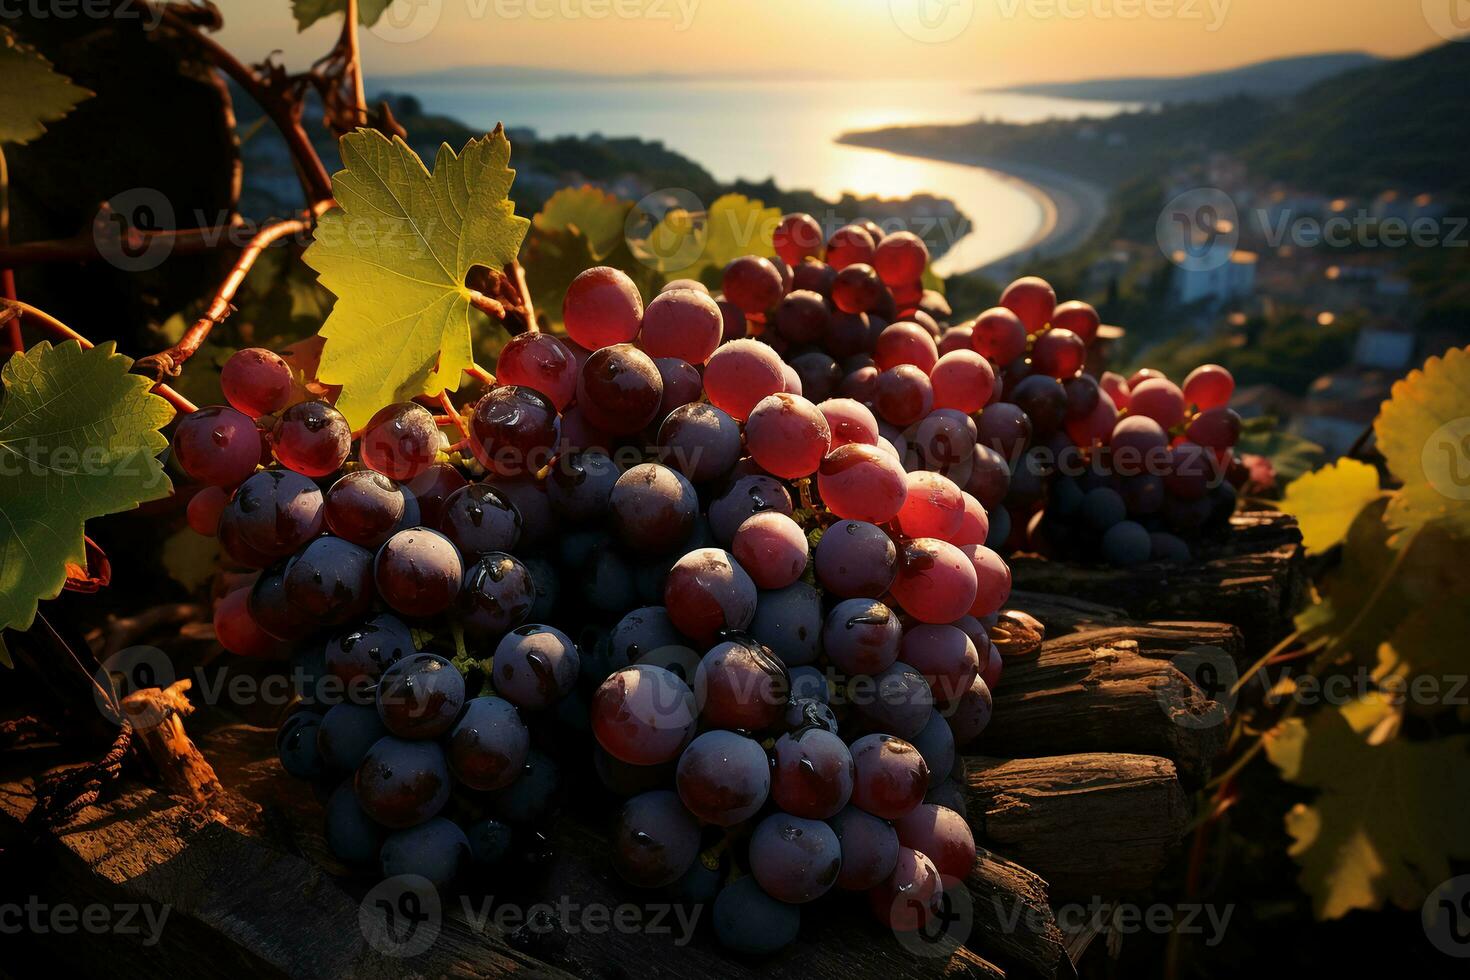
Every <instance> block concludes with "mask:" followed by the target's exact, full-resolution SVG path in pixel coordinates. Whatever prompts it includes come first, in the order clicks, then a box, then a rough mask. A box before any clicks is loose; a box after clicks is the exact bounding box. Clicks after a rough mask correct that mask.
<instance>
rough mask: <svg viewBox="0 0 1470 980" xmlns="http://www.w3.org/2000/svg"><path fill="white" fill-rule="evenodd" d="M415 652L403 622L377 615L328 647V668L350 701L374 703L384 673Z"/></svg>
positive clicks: (381, 614)
mask: <svg viewBox="0 0 1470 980" xmlns="http://www.w3.org/2000/svg"><path fill="white" fill-rule="evenodd" d="M417 652H418V651H417V650H415V649H414V645H413V632H412V631H411V630H410V629H409V628H408V626H407V625H406V624H405V623H404V622H403V620H401V619H399V618H398V617H397V616H394V615H392V614H391V613H379V614H378V615H376V616H374V617H373V618H372V619H369V620H368V621H367V622H365V623H363V624H361V625H360V626H355V627H353V628H352V629H349V630H347V631H346V632H345V633H342V634H340V635H338V636H336V637H335V638H333V639H332V641H331V642H330V643H328V644H327V652H326V658H327V669H328V670H329V671H331V672H332V675H333V676H335V677H336V678H337V679H338V680H339V681H341V682H342V685H343V687H344V689H345V690H346V692H347V697H348V698H349V699H350V700H351V701H353V702H354V703H356V704H373V703H374V701H375V699H376V698H377V688H378V678H380V677H381V676H382V675H383V671H385V670H387V669H388V668H389V667H391V666H393V665H394V664H395V663H397V662H398V661H399V660H402V659H403V658H404V657H406V656H408V655H410V654H413V653H417Z"/></svg>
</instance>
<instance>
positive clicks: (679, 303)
mask: <svg viewBox="0 0 1470 980" xmlns="http://www.w3.org/2000/svg"><path fill="white" fill-rule="evenodd" d="M724 330H725V317H724V314H722V313H721V312H720V308H719V306H718V305H717V304H716V303H715V301H714V300H713V299H711V298H710V296H709V294H708V293H702V292H699V291H697V290H693V289H675V290H669V291H665V292H663V293H660V294H659V295H658V296H657V297H656V298H655V299H654V301H653V302H652V303H649V304H648V309H646V310H644V311H643V332H642V334H640V335H639V338H638V343H639V345H640V346H641V347H642V348H643V350H644V351H645V352H646V353H647V354H648V356H649V357H653V358H660V357H677V358H679V359H680V360H683V361H687V362H688V363H690V364H703V363H704V362H705V361H707V360H709V356H710V355H711V354H713V353H714V352H715V348H716V347H719V346H720V338H721V337H722V335H723V334H724Z"/></svg>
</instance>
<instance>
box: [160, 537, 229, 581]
mask: <svg viewBox="0 0 1470 980" xmlns="http://www.w3.org/2000/svg"><path fill="white" fill-rule="evenodd" d="M222 553H223V551H222V549H221V547H220V542H219V538H214V537H206V536H205V535H203V534H200V533H199V532H197V531H195V530H194V529H193V528H190V527H185V528H180V529H179V530H177V531H175V532H174V533H173V534H171V535H169V538H168V540H167V541H165V542H164V543H163V570H164V571H166V572H168V577H169V578H171V579H173V580H174V581H175V582H177V583H179V584H180V585H182V586H183V587H184V588H186V589H188V590H189V591H190V592H193V591H194V590H196V589H198V588H200V587H201V586H203V585H204V584H205V583H206V582H208V581H209V580H210V579H212V578H214V573H215V571H216V570H217V568H218V566H219V559H220V555H221V554H222Z"/></svg>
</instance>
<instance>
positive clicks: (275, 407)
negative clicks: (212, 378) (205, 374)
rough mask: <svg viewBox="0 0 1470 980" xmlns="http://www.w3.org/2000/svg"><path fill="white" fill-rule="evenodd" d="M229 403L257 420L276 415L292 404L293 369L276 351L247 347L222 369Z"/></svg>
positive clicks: (235, 354)
mask: <svg viewBox="0 0 1470 980" xmlns="http://www.w3.org/2000/svg"><path fill="white" fill-rule="evenodd" d="M219 386H220V390H221V391H223V392H224V395H225V400H226V401H228V402H229V403H230V404H231V405H233V406H234V407H235V408H237V409H239V410H240V411H242V412H244V413H245V414H246V415H248V416H250V417H251V418H253V419H258V418H260V417H261V416H262V415H273V414H274V413H276V412H279V411H280V410H281V409H283V408H285V407H286V405H287V403H289V402H290V401H291V392H292V390H293V388H294V382H293V381H292V379H291V368H290V367H289V366H288V365H287V364H286V362H285V361H283V360H282V359H281V357H280V355H279V354H276V353H275V352H274V351H268V350H264V349H263V348H260V347H247V348H245V349H244V350H239V351H236V352H235V353H233V354H231V355H230V358H229V360H227V361H225V366H224V367H223V368H221V369H220V375H219Z"/></svg>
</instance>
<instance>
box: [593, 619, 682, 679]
mask: <svg viewBox="0 0 1470 980" xmlns="http://www.w3.org/2000/svg"><path fill="white" fill-rule="evenodd" d="M685 642H686V641H685V639H684V636H683V634H681V633H680V632H679V631H678V630H677V629H675V628H674V624H673V621H672V620H670V619H669V611H668V610H667V609H665V608H664V607H663V606H644V607H643V608H641V609H634V610H633V611H632V612H630V613H628V614H627V615H626V616H624V617H623V618H622V619H620V620H618V624H617V625H616V626H614V627H613V630H612V637H611V644H612V659H613V661H614V662H615V663H617V664H618V665H619V667H622V666H626V665H628V664H635V663H638V662H639V661H641V660H642V659H643V658H644V657H646V656H647V655H648V654H650V653H652V652H653V651H655V650H661V649H663V648H664V647H683V646H684V645H685ZM689 680H693V676H692V675H691V676H690V678H689ZM686 683H687V682H686Z"/></svg>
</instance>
